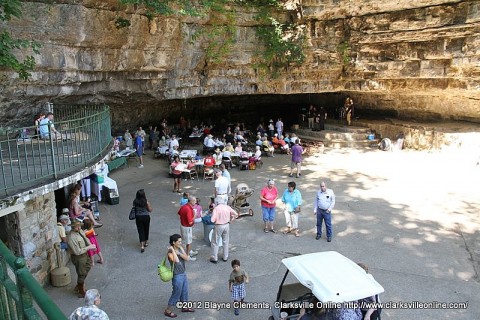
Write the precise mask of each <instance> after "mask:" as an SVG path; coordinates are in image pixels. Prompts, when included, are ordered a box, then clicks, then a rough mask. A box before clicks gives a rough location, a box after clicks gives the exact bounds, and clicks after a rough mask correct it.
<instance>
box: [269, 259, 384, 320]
mask: <svg viewBox="0 0 480 320" xmlns="http://www.w3.org/2000/svg"><path fill="white" fill-rule="evenodd" d="M282 263H283V264H284V265H285V267H287V271H286V273H285V276H284V277H283V279H282V283H281V284H280V287H279V288H278V293H277V299H276V300H275V303H274V304H273V306H272V316H271V317H270V318H269V319H274V320H280V319H281V320H285V319H288V320H290V319H295V320H296V319H297V318H298V317H299V314H300V310H301V309H302V308H304V309H310V311H311V309H315V308H317V307H318V305H321V307H325V306H326V309H327V312H328V313H332V312H333V308H335V306H338V305H339V304H341V303H344V302H350V301H357V300H359V299H363V298H367V297H372V296H376V295H378V294H380V293H382V292H383V291H384V289H383V287H382V286H381V285H380V284H379V283H378V282H377V281H375V279H374V278H373V277H372V276H371V275H370V274H367V273H366V272H365V270H363V269H362V268H361V267H359V266H358V265H357V264H356V263H355V262H353V261H352V260H350V259H348V258H347V257H345V256H343V255H341V254H340V253H338V252H336V251H326V252H316V253H309V254H303V255H299V256H295V257H291V258H285V259H283V260H282ZM289 273H292V274H293V276H294V277H291V276H290V277H288V279H287V276H288V274H289ZM293 278H296V279H293ZM286 280H287V281H286ZM317 302H320V303H317Z"/></svg>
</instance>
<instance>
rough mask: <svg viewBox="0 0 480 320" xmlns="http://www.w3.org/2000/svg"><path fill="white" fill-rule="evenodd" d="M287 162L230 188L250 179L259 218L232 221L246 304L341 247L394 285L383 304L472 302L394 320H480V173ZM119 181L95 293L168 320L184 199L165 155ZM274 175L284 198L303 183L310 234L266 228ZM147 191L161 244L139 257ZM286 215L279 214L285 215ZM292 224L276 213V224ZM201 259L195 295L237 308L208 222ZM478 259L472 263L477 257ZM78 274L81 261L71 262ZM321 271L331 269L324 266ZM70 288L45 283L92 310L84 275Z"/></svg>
mask: <svg viewBox="0 0 480 320" xmlns="http://www.w3.org/2000/svg"><path fill="white" fill-rule="evenodd" d="M288 164H289V157H288V156H286V155H278V156H275V158H267V159H264V165H263V168H261V169H259V170H255V171H239V170H238V169H237V168H233V169H232V170H231V175H232V186H233V187H235V186H236V185H237V184H238V183H240V182H246V183H248V184H249V186H250V187H252V188H254V189H255V190H256V192H255V193H254V195H253V196H252V197H251V201H250V202H251V204H252V208H253V209H254V212H255V215H254V216H253V217H244V218H242V219H240V220H237V221H235V222H234V223H232V225H231V241H230V243H231V252H230V259H233V258H237V259H240V261H241V262H242V267H244V268H245V269H246V270H247V271H248V272H249V273H250V275H251V282H250V284H248V285H247V299H246V300H247V301H249V302H267V303H271V302H272V301H274V299H275V297H276V293H277V289H278V285H279V283H280V281H281V278H282V276H283V275H284V272H285V268H284V267H283V266H282V265H281V259H283V258H285V257H289V256H291V255H296V254H302V253H309V252H315V251H325V250H336V251H339V252H340V253H342V254H344V255H346V256H347V257H349V258H351V259H352V260H354V261H362V262H364V263H366V264H367V265H368V266H369V268H370V271H371V273H372V274H373V275H374V276H375V278H376V279H377V280H378V281H379V282H380V283H381V284H382V285H383V287H384V288H385V293H384V294H382V295H381V299H382V301H384V302H388V301H395V302H415V301H420V302H432V301H438V302H446V303H450V302H465V301H468V302H469V304H468V308H467V309H466V310H457V309H446V310H441V309H385V310H384V311H383V313H382V315H383V317H384V319H422V320H429V319H432V320H433V319H453V318H455V319H456V320H459V319H465V320H467V319H480V298H479V297H480V283H479V282H478V270H480V269H479V267H478V266H479V263H478V261H480V259H479V257H478V256H479V255H480V249H479V240H480V236H479V231H478V230H479V226H480V218H479V216H478V212H479V211H480V198H479V197H478V181H480V179H479V178H480V167H479V166H476V165H475V163H470V161H467V160H464V158H460V157H459V158H455V157H454V156H450V155H448V154H440V153H426V152H412V151H403V152H399V153H390V152H382V151H365V152H362V151H357V150H340V151H327V153H326V154H322V155H319V154H317V155H311V156H309V157H306V161H305V163H304V171H303V177H302V178H300V179H296V178H288ZM110 176H111V177H112V178H113V179H115V180H116V181H117V183H118V186H119V189H120V204H119V205H114V206H110V205H108V204H104V205H101V212H102V218H103V221H102V222H103V223H104V227H103V228H101V229H98V233H99V237H98V240H99V242H100V244H101V246H102V252H103V254H104V257H105V259H106V262H105V264H103V265H95V267H94V268H93V269H92V271H91V273H90V275H89V276H88V278H87V287H88V288H98V289H99V290H100V292H101V294H102V306H101V307H102V308H103V309H104V310H105V311H106V312H107V313H108V314H109V316H110V318H111V319H164V318H165V317H164V316H163V309H164V308H165V304H166V302H167V300H168V298H169V296H170V293H171V285H170V284H169V283H163V282H161V281H160V280H159V278H158V276H157V272H156V266H157V264H158V263H159V261H160V260H161V258H162V257H163V256H164V254H165V251H166V245H167V242H168V237H169V235H171V234H173V233H178V232H179V221H178V216H177V211H178V207H179V205H178V201H179V199H180V195H177V194H176V193H172V189H173V186H172V179H169V178H168V175H167V164H166V161H165V160H161V159H153V156H152V154H151V152H150V154H148V155H147V156H145V168H143V169H138V168H136V167H135V166H134V165H133V163H132V162H131V163H130V167H128V168H124V169H119V170H116V171H114V172H112V173H111V175H110ZM268 178H274V179H275V180H276V185H277V187H278V189H279V192H280V193H282V192H283V191H284V189H285V187H286V183H287V182H288V181H290V180H292V179H293V180H294V181H296V182H297V185H298V189H299V190H300V191H301V192H302V194H303V197H304V199H305V205H304V206H303V209H302V215H301V217H300V228H301V231H302V232H301V234H302V236H301V237H300V238H295V237H294V236H293V235H289V236H285V235H283V234H281V233H277V234H272V233H268V234H266V233H264V232H263V223H262V218H261V211H260V204H259V200H258V192H259V190H260V189H261V188H262V187H263V186H264V185H265V183H266V181H267V179H268ZM322 179H325V180H326V181H327V184H328V187H330V188H332V189H333V190H334V191H335V193H336V195H337V205H336V207H335V210H334V213H333V214H334V218H333V223H334V238H333V241H332V242H331V243H327V242H326V240H325V239H321V240H319V241H316V240H315V239H314V237H315V218H314V216H313V214H312V213H313V209H312V203H313V196H314V191H315V190H316V189H317V188H318V186H319V183H320V181H321V180H322ZM182 183H183V185H182V190H185V191H188V192H190V193H191V194H193V195H196V196H199V197H200V198H201V199H202V205H206V204H207V203H208V199H209V197H210V195H211V194H212V191H213V182H211V181H208V182H204V181H200V182H199V181H193V182H191V181H187V182H184V181H182ZM140 188H145V190H146V192H147V196H148V198H149V200H150V201H151V202H152V204H153V207H154V212H153V214H152V223H151V233H150V239H151V240H150V241H151V245H150V246H149V247H148V248H147V249H146V252H145V253H143V254H141V253H140V250H139V244H138V236H137V232H136V229H135V223H134V222H132V221H129V220H128V219H127V215H128V212H129V210H130V208H131V203H132V200H133V198H134V195H135V192H136V190H137V189H140ZM279 211H280V210H279ZM284 225H285V222H284V219H283V218H282V215H277V229H279V230H281V229H282V228H283V227H284ZM194 235H195V240H194V247H195V248H197V249H199V251H200V253H199V255H198V260H197V261H195V262H191V263H188V265H187V272H188V277H189V286H190V300H192V301H198V302H201V303H202V306H204V303H205V302H206V301H215V302H229V301H230V298H229V292H228V291H227V280H228V277H229V274H230V271H231V267H230V263H223V262H221V261H220V262H219V263H218V264H217V265H213V264H212V263H210V262H209V261H208V258H209V252H210V251H209V248H208V247H206V245H205V243H204V241H203V226H202V225H198V226H196V228H195V231H194ZM472 260H473V261H472ZM69 266H70V267H72V266H71V263H70V264H69ZM316 272H322V270H316ZM72 278H73V279H72V280H73V281H72V283H71V284H70V285H69V286H66V287H63V288H53V287H49V288H47V291H48V293H49V294H50V295H51V296H52V297H53V299H54V300H55V301H56V302H57V303H58V304H59V306H60V308H61V309H62V310H64V312H65V313H66V314H70V312H71V311H72V310H74V309H75V308H76V307H78V306H79V305H81V304H82V303H83V300H82V299H78V298H76V296H75V295H74V294H73V287H74V286H75V280H76V275H75V272H74V271H73V269H72ZM270 315H271V312H270V310H266V309H251V310H242V311H241V313H240V316H238V317H235V316H234V315H233V311H232V310H225V309H220V310H218V311H217V310H214V309H202V310H197V312H195V313H194V314H181V313H179V317H178V319H267V318H268V317H269V316H270Z"/></svg>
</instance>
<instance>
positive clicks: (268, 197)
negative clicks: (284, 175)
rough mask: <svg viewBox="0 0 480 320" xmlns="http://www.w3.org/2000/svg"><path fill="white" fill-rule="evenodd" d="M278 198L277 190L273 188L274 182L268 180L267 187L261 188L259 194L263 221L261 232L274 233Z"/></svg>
mask: <svg viewBox="0 0 480 320" xmlns="http://www.w3.org/2000/svg"><path fill="white" fill-rule="evenodd" d="M277 198H278V190H277V188H276V187H275V182H274V181H273V180H272V179H269V180H268V182H267V185H266V186H265V187H263V189H262V191H261V192H260V200H261V205H262V212H263V221H264V222H265V228H264V229H263V231H265V233H268V231H270V232H273V233H276V231H275V229H273V222H274V220H275V206H276V200H277Z"/></svg>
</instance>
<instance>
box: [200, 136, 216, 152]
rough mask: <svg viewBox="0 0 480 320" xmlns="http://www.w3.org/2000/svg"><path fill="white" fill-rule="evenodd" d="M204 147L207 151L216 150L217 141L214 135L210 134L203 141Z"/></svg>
mask: <svg viewBox="0 0 480 320" xmlns="http://www.w3.org/2000/svg"><path fill="white" fill-rule="evenodd" d="M203 149H204V150H205V152H206V153H209V152H213V151H214V150H215V141H214V140H213V136H212V135H211V134H208V135H207V136H206V137H205V139H204V141H203Z"/></svg>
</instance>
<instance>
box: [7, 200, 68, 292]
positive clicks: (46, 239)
mask: <svg viewBox="0 0 480 320" xmlns="http://www.w3.org/2000/svg"><path fill="white" fill-rule="evenodd" d="M7 221H8V223H7V224H8V225H9V226H10V227H8V226H7V230H8V233H9V243H10V248H12V251H13V253H14V254H15V255H21V256H23V257H25V260H26V262H27V267H28V268H29V270H30V272H31V273H32V275H33V276H34V277H35V279H37V281H38V282H39V283H40V284H45V283H46V282H47V281H48V276H49V274H50V272H51V270H52V269H53V268H54V267H55V266H56V253H55V251H54V247H53V244H54V243H55V242H58V231H57V228H56V224H57V210H56V207H55V195H54V193H53V192H50V193H47V194H44V195H40V196H37V197H36V198H34V199H32V200H29V201H27V202H26V203H25V209H23V210H21V211H18V212H16V213H13V214H10V215H8V216H7ZM14 221H15V223H13V222H14Z"/></svg>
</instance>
